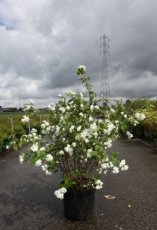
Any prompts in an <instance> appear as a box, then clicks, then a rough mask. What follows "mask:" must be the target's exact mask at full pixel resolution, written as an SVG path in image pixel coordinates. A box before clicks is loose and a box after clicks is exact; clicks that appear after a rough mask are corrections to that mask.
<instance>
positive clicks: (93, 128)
mask: <svg viewBox="0 0 157 230" xmlns="http://www.w3.org/2000/svg"><path fill="white" fill-rule="evenodd" d="M89 128H90V130H91V131H96V130H97V125H96V123H93V124H91V125H90V127H89Z"/></svg>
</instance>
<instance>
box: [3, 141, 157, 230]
mask: <svg viewBox="0 0 157 230" xmlns="http://www.w3.org/2000/svg"><path fill="white" fill-rule="evenodd" d="M112 149H115V150H118V151H119V152H120V153H121V154H120V157H121V159H123V158H125V159H126V160H127V163H128V165H129V171H127V172H121V173H120V174H118V175H113V174H111V175H108V176H105V177H103V182H104V188H103V189H102V190H100V191H97V192H96V199H95V215H94V217H93V218H92V220H89V221H84V222H70V221H68V220H67V219H65V218H64V215H63V201H61V200H58V199H56V198H55V196H54V194H53V192H54V190H55V189H56V187H57V183H58V181H59V175H57V174H55V175H53V176H46V175H45V174H44V173H43V172H42V171H41V170H40V169H39V168H36V167H33V166H29V165H27V164H24V165H20V164H19V162H18V153H17V152H13V153H10V154H9V155H7V156H6V157H4V158H1V159H0V230H38V229H39V230H50V229H51V230H53V229H57V230H73V229H75V230H113V229H115V230H156V229H157V149H156V148H152V147H149V146H147V145H145V144H143V143H140V142H138V141H126V140H120V141H118V142H116V143H115V144H114V145H113V148H112ZM108 194H110V195H113V196H115V199H112V200H108V199H106V198H105V197H104V195H108Z"/></svg>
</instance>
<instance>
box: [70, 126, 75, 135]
mask: <svg viewBox="0 0 157 230" xmlns="http://www.w3.org/2000/svg"><path fill="white" fill-rule="evenodd" d="M74 128H75V126H74V125H72V126H71V127H70V129H69V132H70V133H72V131H73V130H74Z"/></svg>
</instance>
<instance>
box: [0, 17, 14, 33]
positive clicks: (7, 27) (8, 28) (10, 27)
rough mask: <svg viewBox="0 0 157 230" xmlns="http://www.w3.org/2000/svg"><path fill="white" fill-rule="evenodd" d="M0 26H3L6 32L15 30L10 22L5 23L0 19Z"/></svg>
mask: <svg viewBox="0 0 157 230" xmlns="http://www.w3.org/2000/svg"><path fill="white" fill-rule="evenodd" d="M0 26H3V27H5V28H6V30H14V29H15V24H14V23H12V22H7V21H6V20H4V19H3V18H0Z"/></svg>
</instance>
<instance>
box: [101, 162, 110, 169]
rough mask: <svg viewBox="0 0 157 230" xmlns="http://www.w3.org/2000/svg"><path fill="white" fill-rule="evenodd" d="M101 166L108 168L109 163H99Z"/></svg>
mask: <svg viewBox="0 0 157 230" xmlns="http://www.w3.org/2000/svg"><path fill="white" fill-rule="evenodd" d="M101 168H102V169H108V168H110V165H109V163H103V164H101Z"/></svg>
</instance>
